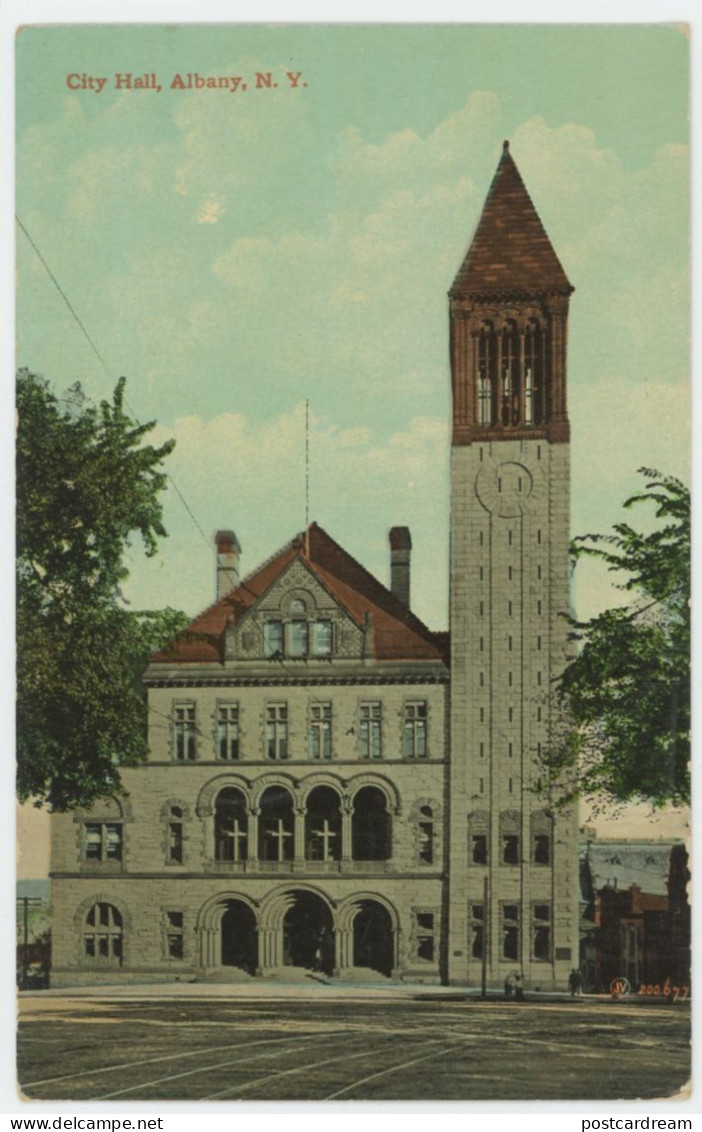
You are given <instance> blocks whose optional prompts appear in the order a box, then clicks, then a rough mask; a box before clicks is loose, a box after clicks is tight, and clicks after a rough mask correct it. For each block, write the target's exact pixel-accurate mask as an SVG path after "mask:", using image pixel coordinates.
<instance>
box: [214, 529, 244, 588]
mask: <svg viewBox="0 0 702 1132" xmlns="http://www.w3.org/2000/svg"><path fill="white" fill-rule="evenodd" d="M215 546H216V547H217V600H218V601H219V599H220V598H221V597H224V596H225V594H228V593H230V591H231V590H233V589H235V588H236V587H237V586H238V585H239V558H240V556H241V547H240V546H239V540H238V538H237V537H236V535H235V534H234V531H217V534H216V535H215Z"/></svg>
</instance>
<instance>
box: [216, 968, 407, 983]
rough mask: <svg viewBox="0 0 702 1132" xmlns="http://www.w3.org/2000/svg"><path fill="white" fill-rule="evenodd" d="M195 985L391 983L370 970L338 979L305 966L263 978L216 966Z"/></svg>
mask: <svg viewBox="0 0 702 1132" xmlns="http://www.w3.org/2000/svg"><path fill="white" fill-rule="evenodd" d="M197 982H198V983H239V984H242V983H243V984H248V985H255V984H259V985H260V984H261V983H262V982H265V983H288V984H291V983H294V984H298V985H306V986H309V985H310V984H313V983H323V984H326V985H338V984H340V983H343V985H344V986H349V985H354V984H355V985H362V986H367V985H368V984H373V985H374V986H389V985H392V980H391V979H390V978H388V976H387V975H383V974H381V972H380V971H374V970H372V968H370V967H349V968H347V969H346V970H345V971H344V973H343V975H341V977H339V976H331V975H326V974H324V973H323V972H321V971H310V970H308V969H307V968H306V967H278V968H276V969H275V970H273V971H266V974H265V975H264V976H263V977H260V976H254V975H249V974H248V972H246V971H243V970H242V969H241V968H240V967H218V968H217V969H216V970H214V971H208V973H207V974H206V975H200V976H199V977H198V979H197Z"/></svg>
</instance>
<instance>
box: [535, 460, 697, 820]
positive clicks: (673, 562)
mask: <svg viewBox="0 0 702 1132" xmlns="http://www.w3.org/2000/svg"><path fill="white" fill-rule="evenodd" d="M640 473H641V474H642V475H644V476H645V477H646V478H647V480H648V482H647V483H646V486H645V488H644V490H643V491H640V492H637V493H636V494H635V495H632V496H631V497H630V498H629V499H627V500H626V502H625V504H624V506H625V507H626V508H627V509H629V508H633V507H637V506H639V505H640V504H647V505H653V506H654V507H655V514H656V518H657V519H658V520H659V524H658V526H657V527H655V529H653V530H652V531H651V532H650V533H648V534H644V533H641V532H640V531H637V530H636V529H635V528H634V527H633V526H631V525H630V524H629V523H626V522H622V523H618V524H617V525H616V526H615V527H614V529H613V532H612V533H611V534H608V535H601V534H596V535H583V536H582V537H580V538H577V539H576V540H575V541H574V543H573V554H574V557H575V558H576V560H577V559H578V558H579V557H582V556H585V555H588V556H590V557H593V558H596V559H599V560H600V561H601V562H604V563H605V564H606V566H607V569H608V570H609V571H611V572H613V573H614V574H615V575H616V576H617V577H618V579H620V580H619V581H618V582H617V585H618V587H619V588H620V589H621V590H622V591H624V592H626V593H627V595H629V597H630V600H629V601H628V602H627V603H626V604H624V605H621V606H618V607H617V608H614V609H608V610H607V611H605V612H604V613H601V614H599V616H597V617H593V618H592V619H591V620H590V621H586V622H578V621H573V622H572V623H571V624H572V639H573V640H574V641H575V642H577V644H578V646H579V648H578V652H577V655H576V656H575V657H574V658H573V659H572V660H571V661H570V663H569V664H568V666H567V667H566V669H565V671H564V673H563V676H562V678H561V680H560V684H559V692H560V695H561V697H562V700H563V702H564V706H565V708H566V711H567V714H568V715H569V717H570V720H572V722H573V724H574V725H575V728H574V730H573V731H569V733H568V738H567V740H566V741H565V742H563V743H562V744H561V745H560V746H559V745H558V744H554V747H553V749H552V750H551V751H550V752H549V753H548V755H547V762H548V769H549V770H550V771H551V773H552V775H561V774H562V772H564V771H565V772H566V773H565V778H566V780H568V781H569V782H570V784H571V785H570V788H569V794H570V796H571V797H572V796H574V795H575V794H584V795H590V796H592V795H600V796H603V797H605V798H606V799H609V800H610V801H615V802H625V801H645V802H648V803H650V804H651V805H652V806H653V807H656V808H657V807H661V806H663V805H665V804H666V803H674V804H676V805H680V804H684V803H688V802H689V800H690V765H689V763H690V604H689V599H690V492H689V489H688V488H687V487H686V486H685V485H684V484H683V483H681V482H680V480H678V479H675V478H674V477H673V476H666V475H662V474H661V473H660V472H656V471H652V470H650V469H648V468H641V469H640Z"/></svg>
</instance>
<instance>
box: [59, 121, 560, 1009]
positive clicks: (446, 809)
mask: <svg viewBox="0 0 702 1132" xmlns="http://www.w3.org/2000/svg"><path fill="white" fill-rule="evenodd" d="M571 291H572V287H571V286H570V283H569V282H568V280H567V278H566V276H565V273H564V272H563V269H562V267H561V265H560V263H559V261H558V259H557V257H556V255H555V253H554V251H553V248H552V247H551V245H550V242H549V240H548V237H547V235H546V233H545V231H544V229H543V227H542V225H541V222H540V220H539V218H538V216H537V214H536V211H535V209H534V206H533V204H532V202H531V200H530V199H529V196H528V194H527V191H526V189H525V187H524V184H523V182H522V180H521V178H520V176H519V173H518V171H517V169H516V166H515V164H514V162H513V160H512V157H511V155H510V154H509V151H508V146H507V143H505V147H504V152H503V154H502V158H501V161H500V163H499V166H498V169H497V173H496V175H495V178H494V180H493V184H492V187H491V189H490V193H489V196H488V199H487V202H486V205H485V208H484V210H483V214H482V216H481V219H480V222H479V224H478V228H477V231H476V234H475V237H474V239H473V242H472V244H471V247H470V249H469V252H468V254H467V256H466V259H465V261H464V263H463V265H462V267H461V269H460V271H459V273H458V276H457V278H456V281H455V283H454V286H453V288H452V290H451V312H450V319H451V367H452V380H453V417H454V428H453V445H454V448H453V470H452V518H451V623H450V644H449V637H448V635H447V634H445V633H435V632H432V631H430V630H429V629H428V628H427V627H426V626H425V625H423V624H422V623H421V622H420V621H419V620H418V619H417V618H416V617H415V616H414V615H413V614H412V613H411V612H410V609H409V605H410V554H411V546H412V543H411V538H410V533H409V531H408V530H407V528H406V527H394V528H393V530H392V531H391V532H390V559H391V587H390V590H388V589H386V588H385V587H384V586H383V585H381V584H380V583H379V582H378V581H377V580H376V579H375V578H373V577H372V576H371V575H370V574H369V573H368V572H367V571H366V570H365V569H364V568H363V567H362V566H361V565H360V564H359V563H358V562H356V561H355V560H354V559H353V558H352V557H351V556H350V555H349V554H347V553H346V551H344V550H343V549H342V547H340V546H339V545H338V544H337V543H336V542H335V541H334V540H333V539H332V538H331V537H330V536H329V535H328V534H327V533H326V532H325V531H323V530H322V529H321V528H320V527H318V526H317V525H316V524H314V523H313V524H311V525H310V526H309V527H308V528H307V530H306V531H304V532H303V533H302V534H300V535H297V536H296V537H295V538H294V539H293V540H292V541H291V542H290V543H289V544H288V545H287V546H285V547H284V548H283V549H282V550H281V551H279V552H278V553H277V554H276V555H274V556H273V557H272V558H271V559H269V560H268V561H267V562H266V563H264V564H263V566H261V567H260V568H259V569H258V570H256V571H254V573H252V574H250V575H249V576H248V577H247V578H245V579H244V580H243V581H240V580H239V559H240V554H241V550H240V547H239V544H238V541H237V539H236V536H235V535H234V534H233V532H231V531H220V532H218V534H217V558H218V568H217V585H218V594H217V601H216V602H215V604H214V605H213V606H211V607H210V608H209V609H208V610H206V611H205V612H204V613H203V614H202V615H201V616H200V617H198V618H196V619H195V621H194V622H193V623H192V625H191V626H190V629H189V630H188V632H187V633H186V634H184V635H183V636H182V637H181V638H180V639H179V640H178V641H177V642H176V643H175V644H174V646H173V647H172V648H171V649H169V650H167V651H164V652H162V653H160V654H158V655H157V656H155V657H154V658H153V659H152V662H151V664H150V665H149V668H148V670H147V673H146V677H145V679H146V685H147V688H148V696H149V758H148V761H147V763H146V765H145V766H143V767H140V768H138V769H133V770H125V771H124V772H123V781H124V786H125V789H126V792H127V793H126V795H125V796H121V797H119V798H106V799H104V800H103V801H102V802H100V803H98V804H96V805H95V806H94V807H93V808H92V809H91V810H90V811H89V812H87V811H78V812H76V813H75V814H72V815H57V816H56V817H55V818H54V823H53V865H52V867H53V877H54V894H55V895H54V900H55V915H54V925H55V926H54V969H53V980H54V982H56V983H60V982H64V983H69V982H98V981H103V980H107V979H120V980H131V981H144V980H147V979H164V978H169V977H173V975H174V974H175V973H178V974H179V975H180V976H181V977H194V976H202V975H203V974H214V975H215V976H216V975H217V974H218V973H219V974H220V975H221V974H222V973H223V971H224V970H225V969H229V970H230V971H231V970H232V969H238V970H239V971H242V972H245V973H248V974H261V975H268V974H272V973H274V972H276V971H280V970H281V969H284V968H286V967H287V968H310V967H316V968H317V969H318V970H320V971H322V972H326V973H327V974H336V975H338V976H340V977H351V976H356V977H358V975H359V974H362V975H363V976H364V977H368V976H369V973H370V972H373V973H374V974H375V976H377V977H380V976H394V977H401V978H403V979H408V980H417V981H424V982H436V983H438V982H440V981H443V982H449V983H452V984H456V985H473V986H475V985H479V984H480V982H481V979H482V977H483V974H484V976H485V979H486V981H487V983H488V984H489V985H490V986H501V985H502V983H503V981H504V979H505V977H506V975H507V974H509V973H510V972H511V971H514V970H515V969H520V970H522V971H523V973H524V979H525V983H526V985H527V986H529V985H532V986H533V985H538V986H541V987H543V988H546V987H549V986H551V987H553V986H559V987H565V985H566V983H567V977H568V972H569V971H570V969H571V968H572V966H573V964H574V963H575V962H577V946H578V926H579V924H578V921H579V901H578V883H577V825H576V820H575V813H574V811H572V810H570V811H564V810H561V809H555V808H551V807H550V806H549V805H548V799H547V798H545V797H544V796H543V795H542V794H541V793H539V792H538V787H539V759H540V756H541V755H542V754H543V753H544V751H545V749H546V746H547V745H548V744H549V742H551V741H552V740H553V738H554V735H556V734H557V731H558V726H559V720H558V718H557V716H556V714H555V712H554V708H553V704H552V701H551V697H550V694H549V690H550V689H551V687H552V684H553V680H554V677H555V676H556V675H557V674H558V672H559V671H560V670H561V668H562V666H563V664H564V660H565V650H566V633H567V628H566V623H565V621H564V619H563V614H564V613H566V612H567V611H568V608H569V592H568V579H569V569H568V515H569V487H568V470H569V456H568V448H569V445H568V439H569V426H568V419H567V415H566V396H565V390H566V356H565V343H566V322H567V308H568V299H569V295H570V293H571ZM449 673H450V676H449Z"/></svg>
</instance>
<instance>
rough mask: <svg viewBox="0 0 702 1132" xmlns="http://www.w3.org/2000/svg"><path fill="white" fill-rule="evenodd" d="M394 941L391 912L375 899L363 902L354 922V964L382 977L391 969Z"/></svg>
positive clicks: (390, 971) (389, 972)
mask: <svg viewBox="0 0 702 1132" xmlns="http://www.w3.org/2000/svg"><path fill="white" fill-rule="evenodd" d="M393 956H394V941H393V932H392V921H391V919H390V913H389V912H388V911H387V909H386V908H383V906H382V904H378V903H377V902H376V901H375V900H363V901H362V902H361V904H360V906H359V909H358V912H357V913H356V915H355V916H354V920H353V965H354V967H369V968H370V969H371V970H373V971H378V972H379V973H380V974H381V975H390V974H391V973H392V969H393Z"/></svg>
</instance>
